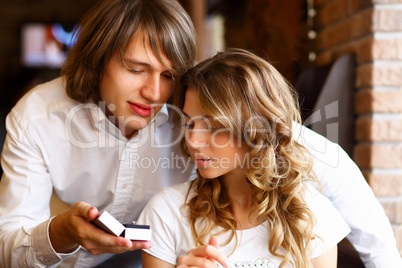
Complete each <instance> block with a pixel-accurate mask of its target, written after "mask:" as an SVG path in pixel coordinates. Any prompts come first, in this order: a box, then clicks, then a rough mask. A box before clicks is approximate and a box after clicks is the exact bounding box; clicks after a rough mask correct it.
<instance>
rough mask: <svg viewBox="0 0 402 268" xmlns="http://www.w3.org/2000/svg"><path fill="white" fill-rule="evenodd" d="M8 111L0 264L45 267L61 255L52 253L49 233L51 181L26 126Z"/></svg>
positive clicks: (1, 190)
mask: <svg viewBox="0 0 402 268" xmlns="http://www.w3.org/2000/svg"><path fill="white" fill-rule="evenodd" d="M20 122H21V120H20V119H19V118H18V117H17V116H16V115H15V114H13V112H11V114H10V115H9V116H8V117H7V131H8V133H7V136H6V140H5V143H4V146H3V151H2V158H1V164H2V168H3V176H2V179H1V181H0V266H1V267H33V266H34V267H45V266H52V265H57V264H58V263H59V262H60V261H61V260H62V259H63V258H64V257H65V256H64V255H59V254H56V252H55V251H54V250H53V248H52V246H51V244H50V240H49V236H48V223H49V217H50V208H49V201H50V197H51V194H52V183H51V180H50V176H49V174H48V172H47V169H46V165H45V163H44V160H43V157H42V154H41V152H40V150H39V149H38V148H37V147H36V146H35V144H34V142H33V140H32V138H31V137H30V136H29V135H28V133H27V131H26V129H27V128H26V126H23V125H22V124H19V123H20Z"/></svg>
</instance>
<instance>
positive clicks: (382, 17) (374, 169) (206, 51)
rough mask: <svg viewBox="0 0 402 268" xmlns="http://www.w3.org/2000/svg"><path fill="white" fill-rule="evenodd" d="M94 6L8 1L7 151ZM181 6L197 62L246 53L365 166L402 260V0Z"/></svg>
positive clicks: (2, 79) (1, 116)
mask: <svg viewBox="0 0 402 268" xmlns="http://www.w3.org/2000/svg"><path fill="white" fill-rule="evenodd" d="M94 3H95V0H85V1H82V0H81V1H78V0H57V1H54V0H35V1H32V0H13V1H6V0H0V143H1V144H3V141H4V136H5V133H6V131H5V125H4V120H5V117H6V115H7V113H8V112H9V111H10V109H11V108H12V107H13V106H14V104H15V103H16V102H17V101H18V99H19V98H20V97H21V96H22V95H23V94H24V93H26V92H27V91H28V90H29V89H31V88H32V87H34V86H35V85H37V84H39V83H43V82H45V81H47V80H50V79H52V78H55V77H57V76H58V75H59V73H60V68H61V66H62V64H63V61H64V59H65V57H66V53H67V52H68V49H69V46H70V44H71V33H72V31H73V29H74V27H75V26H76V23H77V22H78V20H79V19H80V18H81V17H82V15H83V14H84V13H85V12H86V11H87V10H88V9H89V8H90V7H91V6H92V5H93V4H94ZM180 3H181V4H182V5H183V6H184V7H185V9H186V10H187V11H188V13H189V14H190V16H191V18H192V20H193V22H194V25H195V27H196V30H197V34H198V42H199V43H198V45H199V55H198V59H199V60H202V59H205V58H207V57H209V56H212V55H213V54H215V53H216V52H217V51H222V50H224V49H225V48H227V47H239V48H244V49H248V50H251V51H253V52H254V53H256V54H258V55H259V56H261V57H263V58H265V59H267V60H269V61H270V62H271V63H272V64H273V65H274V66H275V67H276V68H277V69H278V70H279V71H280V72H281V73H282V74H283V75H284V76H285V78H286V79H287V80H288V81H289V82H290V83H291V84H292V85H293V86H294V88H295V89H296V91H297V92H298V93H299V100H300V103H301V112H302V116H303V120H304V124H305V125H306V126H308V127H310V128H312V129H314V130H316V131H317V132H319V133H320V134H322V135H324V136H326V137H328V138H329V139H330V140H332V141H334V142H337V143H339V144H340V145H341V146H342V148H343V149H344V150H345V151H346V152H347V153H348V154H349V155H350V157H352V158H353V160H354V161H355V162H356V163H357V165H358V166H359V167H360V169H361V170H362V172H363V174H364V176H365V178H366V179H367V181H368V183H369V184H370V186H371V187H372V189H373V191H374V193H375V194H376V196H377V198H378V199H379V200H380V202H381V204H382V205H383V207H384V209H385V211H386V213H387V215H388V217H389V219H390V221H391V223H392V224H393V228H394V231H395V236H396V238H397V241H398V246H399V249H400V250H401V252H402V209H401V208H402V117H401V114H402V105H401V103H402V1H400V0H286V1H282V0H180ZM0 146H1V145H0ZM0 148H2V147H0ZM0 172H1V171H0ZM356 267H357V266H356Z"/></svg>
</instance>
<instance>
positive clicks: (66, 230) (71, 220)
mask: <svg viewBox="0 0 402 268" xmlns="http://www.w3.org/2000/svg"><path fill="white" fill-rule="evenodd" d="M98 212H99V211H98V209H97V208H96V207H93V206H91V205H90V204H88V203H86V202H77V203H75V204H73V205H72V206H71V207H70V208H69V209H67V210H65V211H63V212H62V213H60V214H59V215H57V216H56V217H55V218H54V219H53V220H52V222H51V225H50V227H51V229H52V230H51V231H50V232H51V242H52V245H53V246H54V248H55V249H56V251H57V252H60V253H61V252H63V253H67V252H71V250H72V249H74V248H76V247H77V246H78V245H81V246H82V247H84V248H85V249H87V250H88V252H89V253H91V254H102V253H123V252H126V251H132V250H136V249H145V248H150V247H151V242H150V241H131V240H129V239H126V238H123V237H117V236H115V235H112V234H109V233H106V232H104V231H103V230H101V229H99V228H97V227H96V226H95V225H93V224H92V223H91V222H90V221H92V220H94V219H95V218H96V217H97V216H98Z"/></svg>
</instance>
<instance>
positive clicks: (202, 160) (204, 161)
mask: <svg viewBox="0 0 402 268" xmlns="http://www.w3.org/2000/svg"><path fill="white" fill-rule="evenodd" d="M194 159H195V163H196V164H197V166H198V167H204V168H205V167H207V166H208V165H209V164H210V163H211V161H212V158H207V157H195V158H194Z"/></svg>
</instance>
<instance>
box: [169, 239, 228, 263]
mask: <svg viewBox="0 0 402 268" xmlns="http://www.w3.org/2000/svg"><path fill="white" fill-rule="evenodd" d="M217 263H220V264H221V265H222V266H223V267H229V266H228V264H227V260H226V256H225V255H223V254H222V253H221V252H220V251H219V241H218V238H216V237H212V238H211V240H210V241H209V244H208V245H206V246H202V247H198V248H194V249H191V250H190V251H189V252H188V253H187V255H185V256H182V257H180V258H179V260H178V262H177V268H185V267H202V268H216V267H217Z"/></svg>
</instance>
